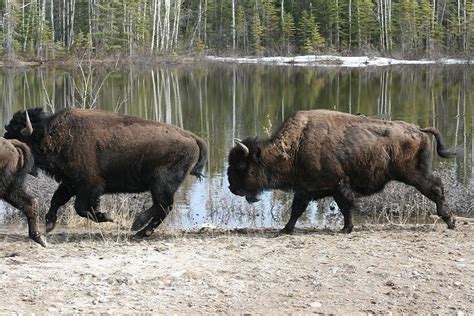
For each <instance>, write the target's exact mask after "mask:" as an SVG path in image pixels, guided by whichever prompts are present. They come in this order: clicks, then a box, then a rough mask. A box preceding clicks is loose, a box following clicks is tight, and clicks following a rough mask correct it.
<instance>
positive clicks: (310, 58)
mask: <svg viewBox="0 0 474 316" xmlns="http://www.w3.org/2000/svg"><path fill="white" fill-rule="evenodd" d="M84 63H85V64H92V65H103V66H110V65H115V66H117V65H138V66H140V65H150V64H152V65H181V64H183V65H184V64H190V63H235V64H259V65H276V66H299V67H345V68H364V67H370V66H374V67H383V66H396V65H468V66H470V65H474V58H453V57H449V56H445V57H440V58H436V59H426V58H420V59H396V58H388V57H381V56H339V55H300V56H290V57H287V56H272V57H258V56H248V57H232V56H214V55H206V56H188V55H184V56H176V57H144V56H137V57H125V58H122V57H117V58H90V59H79V58H71V59H67V60H49V61H27V60H21V59H18V60H12V61H11V62H6V61H4V60H0V68H23V67H56V66H79V65H81V64H84Z"/></svg>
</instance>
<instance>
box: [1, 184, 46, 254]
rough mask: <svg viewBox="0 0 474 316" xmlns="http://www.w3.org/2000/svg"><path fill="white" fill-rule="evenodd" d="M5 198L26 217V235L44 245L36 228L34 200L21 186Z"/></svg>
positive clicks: (36, 217) (36, 216) (44, 242)
mask: <svg viewBox="0 0 474 316" xmlns="http://www.w3.org/2000/svg"><path fill="white" fill-rule="evenodd" d="M5 200H6V201H7V202H8V203H10V204H11V205H13V206H14V207H16V208H17V209H19V210H21V211H22V212H23V214H25V216H26V218H27V219H28V235H29V236H30V238H31V239H32V240H34V241H35V242H37V243H38V244H40V245H41V246H43V247H46V241H45V240H44V239H43V237H42V236H41V234H40V232H39V228H38V213H37V211H36V200H35V199H34V198H33V197H31V196H30V195H29V194H28V193H26V192H25V191H23V189H22V188H20V189H18V190H16V191H15V192H14V193H12V194H9V195H7V196H6V197H5Z"/></svg>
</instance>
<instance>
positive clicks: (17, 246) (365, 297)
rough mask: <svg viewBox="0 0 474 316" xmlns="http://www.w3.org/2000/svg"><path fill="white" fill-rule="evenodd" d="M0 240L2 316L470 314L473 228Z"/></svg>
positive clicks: (68, 234) (7, 235)
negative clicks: (102, 315)
mask: <svg viewBox="0 0 474 316" xmlns="http://www.w3.org/2000/svg"><path fill="white" fill-rule="evenodd" d="M275 232H276V230H274V229H273V230H272V229H265V230H259V229H255V230H249V229H234V230H216V229H214V230H201V231H195V232H184V231H174V230H171V229H165V230H164V231H158V232H156V233H155V235H154V236H153V237H152V238H150V239H147V240H146V241H135V240H133V239H131V238H130V237H129V234H128V233H127V232H100V231H99V232H93V231H87V232H84V230H82V231H80V232H73V231H70V230H62V231H59V232H56V233H54V234H52V235H49V236H48V242H49V245H48V248H46V249H43V248H41V247H40V246H37V245H36V244H34V243H33V242H30V241H29V240H28V239H27V238H26V236H25V234H24V233H21V232H20V233H18V234H16V233H12V232H11V231H8V232H6V231H2V232H0V297H1V300H0V313H1V314H5V313H20V314H24V313H32V312H33V313H109V314H112V313H113V314H115V313H137V312H145V313H167V314H168V313H185V314H188V313H238V314H260V313H261V314H273V313H280V314H282V313H338V314H346V313H390V312H393V313H415V312H417V313H421V312H423V313H424V312H430V313H437V314H438V313H443V314H444V313H450V314H455V313H458V314H459V312H463V313H471V314H472V313H474V225H473V224H472V223H470V224H467V223H466V224H462V223H459V225H458V228H457V230H455V231H451V230H447V229H446V227H445V225H444V224H436V225H435V224H433V225H421V226H410V225H405V226H382V225H379V226H364V227H360V226H359V227H356V229H355V231H354V232H353V233H352V234H350V235H345V234H340V233H335V232H332V231H328V230H298V231H297V232H296V234H294V235H292V236H284V237H279V238H273V237H272V236H273V235H274V233H275Z"/></svg>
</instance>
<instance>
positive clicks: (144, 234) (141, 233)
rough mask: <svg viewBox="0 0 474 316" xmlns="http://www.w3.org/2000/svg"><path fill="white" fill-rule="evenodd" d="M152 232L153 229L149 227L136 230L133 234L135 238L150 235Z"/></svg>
mask: <svg viewBox="0 0 474 316" xmlns="http://www.w3.org/2000/svg"><path fill="white" fill-rule="evenodd" d="M152 234H153V230H150V229H142V230H140V231H139V232H137V233H136V234H135V236H134V238H135V239H142V238H146V237H150V236H151V235H152Z"/></svg>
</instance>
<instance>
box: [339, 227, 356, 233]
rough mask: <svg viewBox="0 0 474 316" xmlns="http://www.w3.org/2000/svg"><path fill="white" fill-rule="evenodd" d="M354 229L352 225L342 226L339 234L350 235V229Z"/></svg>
mask: <svg viewBox="0 0 474 316" xmlns="http://www.w3.org/2000/svg"><path fill="white" fill-rule="evenodd" d="M353 228H354V225H350V226H344V228H343V229H341V231H340V232H341V233H343V234H350V233H352V229H353Z"/></svg>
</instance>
